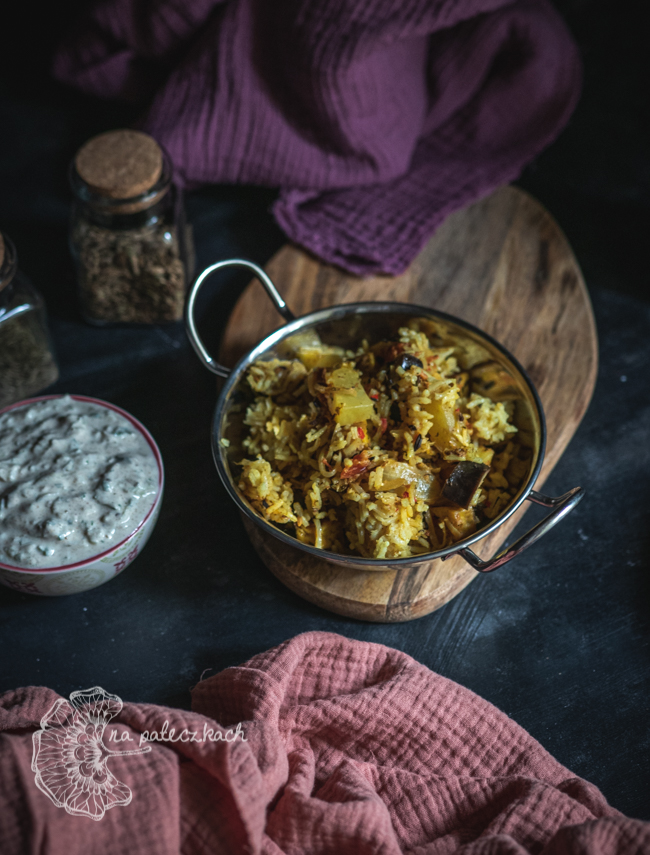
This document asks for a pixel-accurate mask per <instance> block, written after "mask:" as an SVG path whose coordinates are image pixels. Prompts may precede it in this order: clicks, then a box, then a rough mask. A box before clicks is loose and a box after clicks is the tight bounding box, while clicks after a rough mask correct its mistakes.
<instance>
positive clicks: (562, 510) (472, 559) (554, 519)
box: [446, 487, 585, 573]
mask: <svg viewBox="0 0 650 855" xmlns="http://www.w3.org/2000/svg"><path fill="white" fill-rule="evenodd" d="M584 494H585V491H584V490H583V489H582V487H574V488H573V490H569V492H568V493H565V494H564V495H563V496H558V497H557V498H553V497H551V496H544V495H543V494H542V493H538V492H536V491H535V490H531V491H530V493H529V494H528V495H527V496H526V498H527V499H528V500H529V501H530V502H534V503H535V504H536V505H543V506H544V507H545V508H553V510H552V511H551V513H550V514H549V515H548V516H547V517H544V519H543V520H540V521H539V522H538V523H537V525H534V526H533V527H532V528H531V529H530V531H527V532H526V534H523V535H522V536H521V537H520V538H519V540H516V541H515V542H514V543H513V544H512V546H508V547H506V548H505V549H504V550H503V552H499V553H498V554H497V555H495V556H494V557H493V558H490V559H488V561H483V560H482V559H481V558H479V557H478V555H476V553H474V552H472V550H471V549H460V550H459V551H458V553H455V552H454V553H452V555H456V554H458V555H462V556H463V558H464V559H465V561H467V563H468V564H471V565H472V567H473V568H474V569H475V570H478V571H479V572H481V573H490V572H491V571H492V570H496V569H497V567H501V565H502V564H507V563H508V561H512V559H513V558H516V557H517V555H519V554H520V553H521V552H523V551H524V549H527V548H528V547H529V546H532V545H533V543H535V541H537V540H539V539H540V537H542V536H543V535H545V534H546V532H547V531H550V529H552V528H553V526H554V525H556V524H557V523H559V522H560V520H561V519H562V518H563V517H565V516H566V515H567V514H568V513H570V512H571V511H572V510H573V509H574V508H575V506H576V505H577V504H578V502H579V501H580V500H581V499H582V497H583V496H584ZM446 557H448V558H451V555H449V556H446Z"/></svg>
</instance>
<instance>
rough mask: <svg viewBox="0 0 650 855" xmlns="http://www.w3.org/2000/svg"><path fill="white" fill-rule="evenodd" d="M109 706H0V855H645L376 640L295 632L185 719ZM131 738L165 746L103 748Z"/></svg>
mask: <svg viewBox="0 0 650 855" xmlns="http://www.w3.org/2000/svg"><path fill="white" fill-rule="evenodd" d="M102 691H103V690H101V689H98V688H97V689H95V690H94V692H95V694H96V695H97V693H101V692H102ZM90 694H92V691H91V692H90ZM104 694H105V693H104ZM86 697H89V695H88V693H86ZM107 697H108V698H109V699H110V697H111V696H107ZM112 697H113V698H114V700H112V701H111V700H104V701H102V703H101V704H100V705H99V706H97V705H96V706H95V707H94V716H93V715H85V717H84V715H81V716H79V715H77V716H76V718H75V717H74V716H70V715H69V714H68V713H69V710H70V709H72V708H71V706H70V704H69V702H68V701H66V700H64V699H62V698H60V697H59V696H58V695H57V694H56V693H55V692H53V691H52V690H51V689H46V688H35V687H31V688H27V689H17V690H15V691H12V692H8V693H6V694H4V695H3V696H2V697H1V698H0V841H1V851H2V853H3V855H27V853H38V855H51V853H52V855H59V853H60V855H76V853H79V855H81V853H83V855H95V853H96V854H97V855H100V853H101V855H118V853H119V855H126V853H128V855H133V853H138V855H176V853H184V855H195V854H196V855H199V853H200V855H204V853H205V855H208V853H209V855H221V853H227V855H239V853H242V855H244V853H246V855H251V853H260V852H261V853H265V855H280V853H287V855H289V853H291V855H299V854H300V855H303V853H319V855H320V853H322V855H325V853H333V855H347V853H349V854H350V855H380V853H381V855H398V853H413V855H451V853H463V855H525V853H531V855H583V853H584V855H587V853H589V855H614V853H625V855H632V853H642V852H648V851H650V824H648V823H644V822H641V821H637V820H632V819H627V818H625V817H624V816H622V815H621V814H620V813H619V812H618V811H616V810H614V809H613V808H611V807H609V805H608V804H607V802H606V801H605V799H604V797H603V796H602V795H601V793H600V792H599V791H598V790H597V789H596V787H594V786H593V785H592V784H589V783H587V781H583V780H582V779H581V778H577V777H576V776H575V775H572V774H571V772H570V771H569V770H568V769H565V768H564V767H563V766H561V765H560V764H559V763H558V762H557V761H556V760H554V759H553V758H552V757H551V756H550V755H549V754H548V753H547V752H546V751H545V750H544V749H543V748H542V746H541V745H539V743H538V742H536V741H535V740H534V739H533V738H532V737H531V736H529V735H528V734H527V733H526V732H525V731H524V730H522V728H521V727H519V726H518V725H517V724H515V723H514V722H513V721H512V720H511V719H509V718H508V717H507V716H506V715H505V714H504V713H502V712H500V711H499V710H497V709H495V707H493V706H491V704H489V703H487V701H484V700H482V699H481V698H479V697H477V696H476V695H475V694H473V693H472V692H470V691H469V690H467V689H464V688H463V687H462V686H459V685H457V684H456V683H453V682H451V680H447V679H445V678H444V677H441V676H439V675H438V674H434V673H433V672H432V671H430V670H429V669H428V668H425V667H424V666H423V665H420V664H418V663H417V662H416V661H414V660H413V659H411V658H410V657H409V656H407V655H406V654H404V653H400V652H398V651H397V650H392V649H391V648H389V647H384V646H383V645H380V644H369V643H366V642H359V641H351V640H349V639H346V638H343V637H341V636H339V635H334V634H330V633H325V632H308V633H305V634H303V635H299V636H297V637H296V638H293V639H291V640H290V641H287V642H285V643H284V644H281V645H280V646H279V647H276V648H274V649H273V650H269V651H268V652H266V653H262V654H260V655H259V656H255V657H254V658H253V659H251V660H250V661H248V662H246V663H245V664H244V665H241V666H239V667H237V668H228V669H226V670H225V671H223V672H221V673H220V674H217V675H216V676H213V677H210V678H209V679H206V680H204V681H203V682H200V683H199V684H198V685H197V686H196V687H195V688H194V690H193V692H192V706H193V712H186V711H184V710H177V709H170V708H166V707H159V706H152V705H148V704H130V703H127V704H125V705H124V708H123V709H121V711H120V708H121V703H119V699H117V698H116V697H115V696H112ZM116 704H117V705H116ZM111 705H112V708H111V709H109V707H111ZM66 710H67V711H68V712H66ZM82 712H83V708H82ZM102 716H103V718H102ZM43 717H46V720H45V721H42V719H43ZM101 721H104V722H105V724H106V726H105V730H104V731H103V735H102V734H100V736H101V739H102V740H103V741H100V740H99V739H98V738H97V733H96V727H97V723H98V722H99V723H100V724H101ZM217 722H218V723H219V724H217ZM39 723H41V727H40V730H37V729H38V728H39ZM79 723H81V726H80V724H79ZM44 725H47V726H46V727H44ZM93 727H95V731H93ZM100 729H101V728H100ZM172 729H173V730H174V734H173V738H174V739H175V741H171V737H172ZM145 731H147V732H148V734H149V735H150V739H154V736H153V735H154V734H158V736H159V737H160V738H161V740H162V741H150V742H148V743H147V742H145V743H144V745H145V746H146V745H147V744H150V745H151V751H150V753H148V754H140V755H137V754H127V755H123V756H120V755H115V756H107V755H106V754H105V753H104V754H101V753H100V749H99V748H98V746H105V748H108V749H110V750H111V751H117V750H135V751H137V750H138V746H139V745H140V744H141V742H142V739H141V734H143V733H144V732H145ZM34 732H36V733H37V734H38V736H37V739H36V740H34V738H33V733H34ZM45 733H47V735H48V736H47V739H46V736H45V735H44V734H45ZM183 733H185V734H186V736H185V738H184V739H183V738H179V737H180V736H181V735H182V734H183ZM93 734H95V736H94V737H93ZM216 734H221V735H223V737H224V739H223V741H217V740H216V737H215V735H216ZM241 734H243V735H244V737H245V741H244V740H243V739H242V738H241ZM156 738H157V737H156ZM66 739H67V742H66ZM39 740H40V742H39V746H40V747H39V750H38V753H36V751H35V748H34V746H33V742H38V741H39ZM228 740H230V741H228ZM93 746H94V748H95V749H96V753H95V755H94V758H93V757H91V756H89V755H88V753H86V754H84V751H86V752H87V751H88V750H89V749H90V750H91V752H92V749H93ZM105 748H104V750H105ZM61 758H63V760H62V759H61ZM57 762H58V763H59V765H58V766H57ZM32 764H34V765H32ZM62 764H63V765H62ZM37 775H38V776H40V783H41V786H40V787H38V788H37V786H36V784H35V779H36V776H37ZM93 781H94V787H93ZM47 788H49V796H48V794H47V793H46V791H45V790H46V789H47ZM93 788H94V793H93V792H92V790H93ZM127 788H128V789H127ZM129 790H130V791H131V794H132V800H131V801H130V803H125V802H128V792H129ZM53 795H54V796H56V798H57V799H58V801H59V803H61V804H64V805H65V804H67V805H68V806H69V807H70V808H72V809H76V810H78V811H79V810H81V812H82V814H84V811H85V815H79V814H77V815H75V814H74V813H72V814H71V813H68V812H66V810H65V809H64V808H63V807H57V806H56V805H55V803H54V800H53V798H52V796H53ZM111 801H115V802H117V803H116V804H115V805H114V806H113V807H112V808H111V807H110V804H111ZM120 801H121V802H122V803H120ZM89 811H94V818H95V819H96V820H97V821H93V818H90V817H89V815H88V812H89Z"/></svg>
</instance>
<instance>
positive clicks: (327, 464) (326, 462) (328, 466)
mask: <svg viewBox="0 0 650 855" xmlns="http://www.w3.org/2000/svg"><path fill="white" fill-rule="evenodd" d="M322 463H323V466H325V467H326V468H327V469H331V468H332V464H331V463H328V461H327V457H323V460H322Z"/></svg>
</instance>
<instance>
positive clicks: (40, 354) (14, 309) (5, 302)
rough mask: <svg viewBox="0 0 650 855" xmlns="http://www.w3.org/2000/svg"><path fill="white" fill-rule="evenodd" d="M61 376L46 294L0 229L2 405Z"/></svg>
mask: <svg viewBox="0 0 650 855" xmlns="http://www.w3.org/2000/svg"><path fill="white" fill-rule="evenodd" d="M58 376H59V372H58V369H57V366H56V362H55V360H54V356H53V354H52V349H51V345H50V340H49V335H48V330H47V322H46V317H45V305H44V303H43V298H42V297H41V295H40V294H39V292H38V291H37V290H36V289H35V288H34V286H33V285H32V284H31V283H30V282H29V281H28V280H27V279H26V278H25V277H24V276H23V275H22V273H20V271H18V265H17V258H16V250H15V247H14V245H13V243H12V242H11V241H10V240H9V238H8V237H7V236H6V235H3V234H2V233H0V407H6V406H8V405H9V404H13V403H15V402H16V401H20V400H22V399H23V398H28V397H29V396H30V395H35V394H36V393H38V392H40V391H42V390H43V389H44V388H45V387H46V386H49V385H50V384H51V383H54V382H55V380H57V378H58Z"/></svg>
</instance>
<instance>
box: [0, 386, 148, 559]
mask: <svg viewBox="0 0 650 855" xmlns="http://www.w3.org/2000/svg"><path fill="white" fill-rule="evenodd" d="M158 487H159V484H158V464H157V461H156V458H155V456H154V453H153V451H152V449H151V448H150V446H149V443H148V442H147V440H146V439H145V437H144V436H143V434H142V433H140V431H139V430H137V428H136V427H135V426H134V425H133V424H131V422H130V421H128V420H127V419H126V418H124V417H123V416H122V415H120V414H119V413H117V412H115V411H114V410H111V409H109V408H108V407H104V406H101V405H100V404H95V403H92V402H90V401H77V400H74V399H73V398H70V397H68V396H64V397H60V398H51V399H50V400H46V401H38V402H36V403H34V404H28V405H27V406H25V407H17V408H15V409H13V410H9V411H8V412H6V413H4V414H3V415H1V416H0V563H3V564H10V565H12V566H17V567H26V568H32V567H33V568H39V567H60V566H64V565H67V564H74V563H76V562H78V561H85V560H86V559H88V558H91V557H92V556H94V555H97V554H98V553H101V552H104V551H105V550H107V549H110V548H112V547H113V546H115V545H116V544H118V543H120V541H122V540H124V539H125V538H126V537H128V536H129V535H130V534H131V532H133V531H134V530H135V529H136V528H137V527H138V525H139V524H140V523H141V522H142V520H143V519H144V518H145V516H146V515H147V513H148V512H149V510H150V508H151V506H152V505H153V503H154V500H155V498H156V495H157V493H158Z"/></svg>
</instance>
